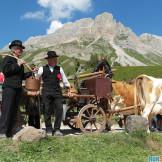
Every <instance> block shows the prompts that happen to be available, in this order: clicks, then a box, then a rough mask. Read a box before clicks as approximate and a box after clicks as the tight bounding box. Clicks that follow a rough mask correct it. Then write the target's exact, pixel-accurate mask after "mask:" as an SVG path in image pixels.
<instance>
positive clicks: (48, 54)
mask: <svg viewBox="0 0 162 162" xmlns="http://www.w3.org/2000/svg"><path fill="white" fill-rule="evenodd" d="M53 57H59V56H58V55H57V54H56V52H55V51H48V52H47V56H46V57H45V59H49V58H53Z"/></svg>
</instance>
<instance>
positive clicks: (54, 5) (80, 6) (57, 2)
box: [23, 0, 92, 34]
mask: <svg viewBox="0 0 162 162" xmlns="http://www.w3.org/2000/svg"><path fill="white" fill-rule="evenodd" d="M37 3H38V4H39V5H40V6H41V7H43V8H44V10H45V12H46V13H47V15H45V14H44V12H43V11H37V12H27V13H26V14H25V15H24V16H23V18H25V19H40V20H41V19H43V18H44V19H46V20H48V21H49V22H50V27H49V28H48V29H47V33H48V34H49V33H52V32H55V31H56V29H58V28H59V27H61V26H62V25H63V24H62V23H61V19H69V18H71V17H72V16H73V14H74V13H75V12H76V11H80V12H87V11H89V9H90V8H91V6H92V0H37Z"/></svg>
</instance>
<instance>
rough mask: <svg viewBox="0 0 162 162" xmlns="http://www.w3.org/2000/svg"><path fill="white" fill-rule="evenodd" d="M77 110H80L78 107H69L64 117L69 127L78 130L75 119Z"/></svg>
mask: <svg viewBox="0 0 162 162" xmlns="http://www.w3.org/2000/svg"><path fill="white" fill-rule="evenodd" d="M79 110H80V109H79V108H69V109H68V110H67V112H66V118H65V122H66V124H67V125H68V126H69V127H70V128H72V129H74V130H77V131H79V130H80V128H78V124H77V120H76V119H77V118H76V117H77V116H78V113H79Z"/></svg>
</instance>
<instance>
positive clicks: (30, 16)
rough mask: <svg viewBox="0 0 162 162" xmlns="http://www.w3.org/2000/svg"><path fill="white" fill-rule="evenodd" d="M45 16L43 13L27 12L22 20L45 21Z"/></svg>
mask: <svg viewBox="0 0 162 162" xmlns="http://www.w3.org/2000/svg"><path fill="white" fill-rule="evenodd" d="M44 17H45V14H44V12H43V11H36V12H26V13H25V14H24V15H23V16H22V17H21V18H22V19H38V20H43V19H44Z"/></svg>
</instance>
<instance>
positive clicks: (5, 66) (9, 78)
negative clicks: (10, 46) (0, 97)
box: [2, 56, 24, 88]
mask: <svg viewBox="0 0 162 162" xmlns="http://www.w3.org/2000/svg"><path fill="white" fill-rule="evenodd" d="M2 72H3V73H4V76H5V81H4V83H3V87H4V88H5V87H11V88H21V87H22V80H23V79H24V66H23V65H21V66H19V65H18V64H17V60H16V59H15V58H13V57H11V56H6V57H5V58H4V59H3V62H2Z"/></svg>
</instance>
